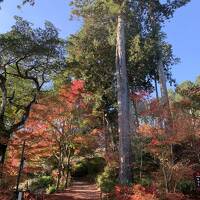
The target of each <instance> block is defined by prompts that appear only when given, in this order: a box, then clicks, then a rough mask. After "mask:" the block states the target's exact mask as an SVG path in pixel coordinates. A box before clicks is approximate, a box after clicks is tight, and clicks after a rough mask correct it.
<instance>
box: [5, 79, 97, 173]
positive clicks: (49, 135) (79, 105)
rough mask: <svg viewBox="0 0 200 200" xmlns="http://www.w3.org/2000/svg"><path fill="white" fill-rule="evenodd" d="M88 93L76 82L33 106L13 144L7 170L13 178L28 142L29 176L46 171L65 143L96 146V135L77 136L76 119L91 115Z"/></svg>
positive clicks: (10, 144) (44, 97)
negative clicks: (49, 160)
mask: <svg viewBox="0 0 200 200" xmlns="http://www.w3.org/2000/svg"><path fill="white" fill-rule="evenodd" d="M84 94H86V93H85V92H84V82H83V81H81V80H75V81H73V82H72V84H71V85H70V87H69V86H68V87H67V86H63V87H62V88H61V89H60V91H59V95H56V96H53V95H48V96H42V95H41V97H40V99H39V100H38V102H37V104H35V105H33V107H32V110H31V113H30V116H29V119H28V120H27V122H26V124H25V127H24V128H23V129H21V130H20V131H18V132H16V133H15V134H14V136H13V138H12V139H11V141H10V142H9V145H8V156H7V160H6V164H5V166H6V167H5V169H6V172H7V173H8V174H9V175H10V176H15V175H16V174H17V173H18V168H19V162H20V156H21V148H22V144H23V141H24V140H26V145H25V155H24V156H25V158H26V162H25V163H26V165H25V167H24V170H23V171H24V172H25V173H29V172H31V173H33V172H38V171H41V170H43V165H42V163H43V160H45V159H47V158H49V157H50V156H52V155H55V154H57V153H58V151H59V147H60V144H61V143H63V142H65V143H77V146H78V145H79V144H81V145H82V146H83V145H85V146H86V145H91V146H92V147H94V146H95V144H96V142H95V134H94V132H93V134H91V136H90V137H89V136H86V135H83V136H78V134H77V133H79V127H78V124H77V123H76V119H77V118H78V117H79V114H80V112H82V113H81V114H82V115H81V116H82V118H86V117H85V116H88V115H89V112H90V110H86V109H85V108H86V107H87V105H85V104H86V103H85V102H84ZM87 95H88V94H87ZM83 108H84V109H83Z"/></svg>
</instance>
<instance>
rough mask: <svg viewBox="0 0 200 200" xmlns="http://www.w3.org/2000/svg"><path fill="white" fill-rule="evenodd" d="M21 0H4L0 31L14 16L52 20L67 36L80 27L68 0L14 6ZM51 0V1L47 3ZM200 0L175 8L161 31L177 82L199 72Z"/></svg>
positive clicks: (38, 21) (37, 23)
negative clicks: (172, 57)
mask: <svg viewBox="0 0 200 200" xmlns="http://www.w3.org/2000/svg"><path fill="white" fill-rule="evenodd" d="M21 1H22V0H4V3H2V4H1V7H2V9H1V10H0V33H4V32H6V31H8V30H9V29H10V27H11V26H12V25H13V24H14V19H13V16H14V15H18V16H22V17H23V18H25V19H27V20H29V21H30V22H33V23H34V24H35V26H43V24H44V21H45V20H49V21H51V22H53V24H54V25H55V26H56V27H57V28H59V29H60V36H61V37H64V38H66V37H67V36H69V35H70V34H72V33H75V32H76V31H77V30H78V29H79V28H80V26H81V22H80V21H76V20H73V21H71V20H69V18H70V7H69V5H68V4H69V2H70V0H56V3H54V2H55V1H50V0H36V5H35V6H34V7H31V6H24V7H23V8H22V9H21V10H19V9H17V5H19V4H20V2H21ZM50 2H51V3H50ZM199 8H200V0H192V1H191V3H189V4H188V5H187V6H185V7H183V8H181V9H179V10H177V11H176V13H175V15H174V18H172V19H171V20H170V21H169V22H167V23H166V25H165V27H164V31H165V32H166V33H167V41H168V42H169V43H171V44H172V45H173V50H174V54H175V55H176V56H177V57H179V58H181V63H180V64H178V65H176V66H174V67H173V76H174V77H175V78H176V80H177V82H178V83H180V82H182V81H184V80H191V81H194V80H195V78H196V77H197V76H198V75H200V24H199V23H200V22H199V21H200V12H199Z"/></svg>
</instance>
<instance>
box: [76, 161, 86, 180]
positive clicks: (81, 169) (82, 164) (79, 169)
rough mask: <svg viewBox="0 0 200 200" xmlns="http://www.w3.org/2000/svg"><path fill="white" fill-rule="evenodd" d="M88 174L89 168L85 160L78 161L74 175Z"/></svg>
mask: <svg viewBox="0 0 200 200" xmlns="http://www.w3.org/2000/svg"><path fill="white" fill-rule="evenodd" d="M87 174H88V168H87V163H86V161H85V160H82V161H78V162H77V163H76V164H75V165H74V166H73V168H72V176H73V177H84V176H86V175H87Z"/></svg>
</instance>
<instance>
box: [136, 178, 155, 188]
mask: <svg viewBox="0 0 200 200" xmlns="http://www.w3.org/2000/svg"><path fill="white" fill-rule="evenodd" d="M139 184H141V185H142V186H144V187H149V186H150V185H151V184H152V180H151V178H149V177H145V178H141V179H140V180H139Z"/></svg>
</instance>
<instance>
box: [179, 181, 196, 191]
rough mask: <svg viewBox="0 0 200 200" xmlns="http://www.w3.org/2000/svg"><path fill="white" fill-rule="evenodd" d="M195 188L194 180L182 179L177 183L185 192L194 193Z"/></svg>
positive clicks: (180, 189)
mask: <svg viewBox="0 0 200 200" xmlns="http://www.w3.org/2000/svg"><path fill="white" fill-rule="evenodd" d="M195 188H196V186H195V183H194V181H193V180H182V181H180V182H179V183H178V185H177V189H178V190H179V191H180V192H182V193H184V194H192V193H194V191H195Z"/></svg>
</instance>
